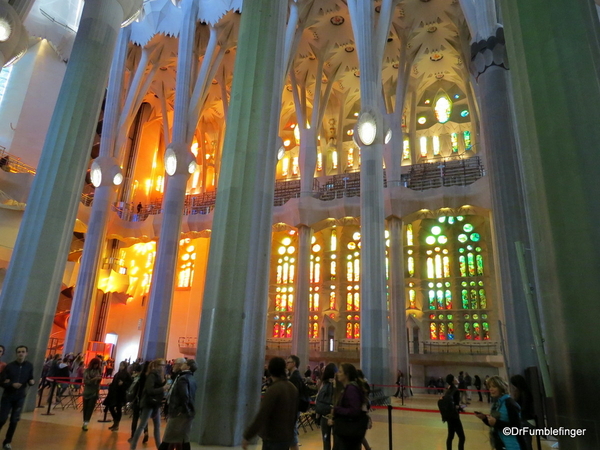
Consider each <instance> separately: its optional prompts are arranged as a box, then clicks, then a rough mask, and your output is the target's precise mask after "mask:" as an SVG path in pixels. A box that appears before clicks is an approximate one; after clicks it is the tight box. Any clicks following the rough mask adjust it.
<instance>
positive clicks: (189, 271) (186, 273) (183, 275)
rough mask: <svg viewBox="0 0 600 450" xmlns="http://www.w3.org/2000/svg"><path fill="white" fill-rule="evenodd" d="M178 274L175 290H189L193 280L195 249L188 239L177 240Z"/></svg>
mask: <svg viewBox="0 0 600 450" xmlns="http://www.w3.org/2000/svg"><path fill="white" fill-rule="evenodd" d="M178 259H179V273H178V274H177V289H190V288H191V287H192V281H193V279H194V263H195V261H196V247H195V246H194V245H193V243H192V240H191V239H189V238H185V239H180V240H179V257H178Z"/></svg>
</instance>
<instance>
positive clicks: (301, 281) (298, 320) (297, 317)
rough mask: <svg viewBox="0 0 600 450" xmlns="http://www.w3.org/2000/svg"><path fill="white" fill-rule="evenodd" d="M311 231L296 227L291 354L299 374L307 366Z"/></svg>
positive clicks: (303, 226)
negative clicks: (296, 256)
mask: <svg viewBox="0 0 600 450" xmlns="http://www.w3.org/2000/svg"><path fill="white" fill-rule="evenodd" d="M311 239H312V229H311V228H310V227H307V226H306V225H299V226H298V262H297V264H296V267H297V268H298V270H297V271H296V283H295V291H296V292H295V293H294V294H295V295H294V298H295V299H296V300H295V301H294V322H293V325H292V354H294V355H297V356H298V357H299V358H300V367H299V369H300V372H302V367H304V366H305V365H306V364H308V356H309V348H308V342H309V339H308V306H309V305H308V304H309V296H310V292H309V284H310V247H311V245H310V243H311Z"/></svg>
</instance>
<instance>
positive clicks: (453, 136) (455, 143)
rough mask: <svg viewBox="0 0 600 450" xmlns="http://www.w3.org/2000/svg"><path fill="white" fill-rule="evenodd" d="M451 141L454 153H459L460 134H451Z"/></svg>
mask: <svg viewBox="0 0 600 450" xmlns="http://www.w3.org/2000/svg"><path fill="white" fill-rule="evenodd" d="M450 142H451V144H452V153H458V134H457V133H451V134H450Z"/></svg>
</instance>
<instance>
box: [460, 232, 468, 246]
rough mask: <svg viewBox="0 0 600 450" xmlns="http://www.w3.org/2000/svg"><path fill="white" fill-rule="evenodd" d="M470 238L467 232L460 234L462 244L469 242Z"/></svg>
mask: <svg viewBox="0 0 600 450" xmlns="http://www.w3.org/2000/svg"><path fill="white" fill-rule="evenodd" d="M468 240H469V238H468V237H467V235H466V234H459V235H458V242H460V243H461V244H462V243H465V242H467V241H468Z"/></svg>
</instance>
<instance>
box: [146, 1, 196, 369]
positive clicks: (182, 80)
mask: <svg viewBox="0 0 600 450" xmlns="http://www.w3.org/2000/svg"><path fill="white" fill-rule="evenodd" d="M181 7H182V9H183V15H182V16H183V20H182V25H181V31H180V34H179V49H178V52H177V56H178V59H177V80H176V85H175V106H174V110H175V111H174V116H173V141H172V143H171V144H169V147H168V148H167V151H166V152H165V155H166V156H168V154H169V153H170V152H172V154H173V155H174V157H175V158H176V168H175V169H174V171H173V172H171V173H170V174H168V175H169V176H168V179H167V185H166V188H165V195H164V197H163V213H162V219H163V220H162V225H161V229H160V237H159V239H158V248H157V251H156V262H155V263H154V269H153V271H152V287H151V288H150V301H149V305H148V312H147V314H146V325H145V327H144V337H143V340H142V352H141V353H142V356H143V357H144V358H146V359H154V358H164V357H166V356H167V355H166V351H167V338H168V336H169V320H170V317H171V304H172V301H173V289H174V284H175V275H176V272H175V271H176V270H177V267H178V266H177V253H178V251H179V235H180V232H181V222H182V220H183V219H182V218H183V216H182V215H183V207H184V203H185V191H186V187H187V181H188V179H189V177H190V172H189V170H188V166H189V164H190V163H192V162H193V161H194V160H195V159H194V155H193V154H192V152H191V151H190V145H191V142H189V141H188V137H187V136H188V133H187V131H188V129H187V126H188V110H189V105H190V97H191V86H192V83H191V77H192V65H193V63H194V61H193V55H194V38H195V33H196V18H197V16H198V3H197V2H195V1H193V0H184V1H183V2H182V5H181ZM165 165H166V166H167V170H169V169H168V165H169V162H168V161H167V160H166V159H165ZM192 172H193V171H192Z"/></svg>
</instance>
